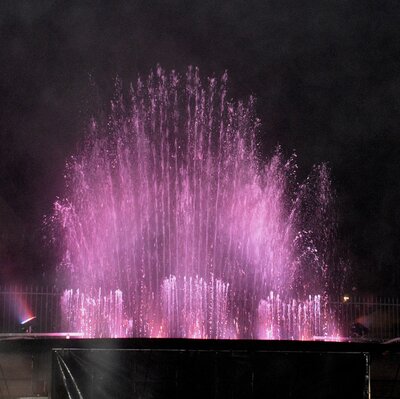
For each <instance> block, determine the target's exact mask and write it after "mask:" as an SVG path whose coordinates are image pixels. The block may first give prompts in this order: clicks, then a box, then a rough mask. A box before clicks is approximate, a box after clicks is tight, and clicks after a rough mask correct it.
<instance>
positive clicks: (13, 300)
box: [0, 286, 400, 340]
mask: <svg viewBox="0 0 400 399" xmlns="http://www.w3.org/2000/svg"><path fill="white" fill-rule="evenodd" d="M61 295H62V292H61V291H60V290H58V289H57V288H55V287H43V286H41V287H40V286H25V287H21V286H0V333H18V332H22V331H23V330H22V329H23V326H22V325H21V323H22V322H23V321H24V320H26V319H28V318H29V317H32V316H36V320H35V325H34V331H35V332H37V333H53V332H61V331H62V325H61V303H60V301H61ZM328 308H329V309H330V310H331V313H332V314H333V315H334V319H335V320H336V324H337V326H338V330H339V331H340V334H341V335H342V336H344V337H351V336H353V337H355V336H356V337H357V336H358V337H364V338H367V339H376V340H388V339H393V338H398V337H400V299H399V298H384V297H351V298H348V299H347V300H343V299H341V300H338V301H332V302H330V303H329V304H328Z"/></svg>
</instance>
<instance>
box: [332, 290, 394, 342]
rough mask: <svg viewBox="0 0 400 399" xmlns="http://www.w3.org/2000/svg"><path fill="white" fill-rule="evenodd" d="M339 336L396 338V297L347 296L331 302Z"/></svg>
mask: <svg viewBox="0 0 400 399" xmlns="http://www.w3.org/2000/svg"><path fill="white" fill-rule="evenodd" d="M329 307H330V308H331V309H333V310H334V313H335V315H336V320H337V323H338V326H339V329H340V331H341V334H342V335H343V336H348V337H349V336H363V337H366V338H369V339H378V340H386V339H391V338H398V337H400V299H399V298H388V297H351V298H348V299H346V300H343V301H337V302H331V303H330V304H329Z"/></svg>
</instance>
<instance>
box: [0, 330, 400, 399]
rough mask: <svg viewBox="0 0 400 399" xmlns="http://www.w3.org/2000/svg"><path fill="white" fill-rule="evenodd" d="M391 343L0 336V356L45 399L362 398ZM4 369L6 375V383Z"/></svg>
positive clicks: (3, 388) (392, 348)
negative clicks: (374, 360) (375, 360)
mask: <svg viewBox="0 0 400 399" xmlns="http://www.w3.org/2000/svg"><path fill="white" fill-rule="evenodd" d="M398 348H399V346H398V344H397V345H396V344H393V345H383V344H375V343H349V342H315V341H313V342H310V341H244V340H227V341H215V340H182V339H90V340H88V339H65V338H64V339H59V338H49V337H47V338H43V337H41V338H39V337H37V338H31V337H30V336H26V337H24V338H21V337H19V338H18V339H11V338H8V339H3V340H1V341H0V359H8V361H10V360H11V359H14V362H15V359H19V360H18V362H19V364H21V365H24V366H21V367H20V368H23V369H24V370H25V374H27V373H30V374H29V375H28V376H25V380H26V381H25V382H26V383H25V387H26V389H28V388H29V387H28V385H29V384H28V383H27V381H28V380H29V379H30V380H31V384H30V387H31V389H32V393H34V394H42V395H44V394H46V391H50V390H51V391H52V396H51V397H52V398H64V397H68V393H67V392H69V394H70V395H71V397H72V398H75V397H76V398H79V397H80V396H79V393H78V392H80V394H81V395H82V397H83V398H85V399H92V398H93V399H94V398H96V399H97V398H128V397H129V398H132V397H138V398H141V397H146V398H147V397H151V398H187V397H190V398H232V399H233V398H267V397H268V398H280V399H281V398H291V397H294V398H301V397H306V398H338V397H340V398H344V399H345V398H368V393H369V384H370V380H369V377H370V359H371V356H372V357H373V356H376V357H379V356H381V355H382V354H383V353H388V352H396V351H397V352H398V351H399V350H398ZM18 362H17V363H18ZM6 363H7V361H2V360H0V365H1V366H2V368H3V371H4V372H3V375H4V378H3V382H2V385H1V389H2V392H6V388H5V385H4V383H5V382H7V383H8V390H9V391H10V387H11V386H12V385H13V384H12V381H14V382H15V381H16V380H15V375H14V376H12V375H10V374H9V373H8V374H7V372H6V371H7V366H9V365H10V364H11V363H8V364H6ZM7 375H8V376H9V377H13V378H14V380H12V379H9V381H7ZM21 381H22V376H21ZM14 385H15V384H14ZM17 385H18V384H17ZM20 386H22V385H21V384H20ZM50 387H52V389H50ZM41 389H42V391H43V392H41V391H40V390H41ZM16 391H18V389H16ZM9 393H10V392H9ZM18 394H20V393H18ZM20 396H22V395H20ZM25 396H28V395H27V394H25ZM7 397H10V398H11V397H17V396H12V394H11V393H10V395H8V396H7Z"/></svg>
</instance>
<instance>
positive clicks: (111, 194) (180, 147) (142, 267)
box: [53, 68, 337, 339]
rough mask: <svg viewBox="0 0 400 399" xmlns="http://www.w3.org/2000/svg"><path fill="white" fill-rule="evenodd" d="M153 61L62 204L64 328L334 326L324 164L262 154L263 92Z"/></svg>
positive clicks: (101, 132)
mask: <svg viewBox="0 0 400 399" xmlns="http://www.w3.org/2000/svg"><path fill="white" fill-rule="evenodd" d="M226 81H227V77H226V75H224V76H223V77H222V79H220V80H219V79H215V78H212V79H208V80H207V82H204V81H202V80H201V79H200V77H199V73H198V70H197V69H195V68H189V69H188V72H187V74H186V76H185V77H184V78H180V77H179V76H178V75H177V74H176V73H174V72H172V73H170V74H167V73H165V72H164V71H162V70H161V68H158V69H157V70H156V71H155V72H154V73H151V74H150V76H149V77H148V78H147V79H146V80H145V81H142V80H139V81H138V82H137V84H136V85H135V86H134V87H132V88H131V92H130V98H129V100H127V99H126V97H127V96H123V95H122V89H121V88H120V87H117V94H116V97H115V99H114V101H113V102H112V111H111V116H110V118H109V120H108V121H106V122H104V121H101V120H93V121H92V123H91V125H90V131H89V132H88V134H87V137H86V141H85V143H84V145H83V148H82V150H81V151H80V152H79V153H78V155H76V156H74V157H72V158H71V159H70V160H69V162H68V164H67V172H66V195H65V198H64V199H62V200H59V201H57V202H56V204H55V214H54V218H53V220H54V223H55V225H56V226H58V228H59V229H60V235H61V237H62V245H63V254H64V255H63V259H62V263H61V265H60V270H59V273H60V276H61V278H60V280H62V281H63V282H64V283H65V286H66V288H68V289H67V290H66V291H65V294H64V297H63V301H62V302H63V312H64V322H65V324H66V328H68V330H74V329H75V330H76V331H81V332H84V333H85V334H86V335H87V336H89V337H124V336H134V337H182V338H256V339H257V338H259V339H267V338H269V339H309V338H312V337H313V336H315V335H318V336H324V335H325V336H327V335H332V334H334V333H335V329H334V324H333V322H332V317H331V315H330V313H329V309H328V307H327V300H328V295H329V292H330V291H331V290H334V289H335V284H336V283H335V282H334V281H333V279H332V275H333V274H334V273H335V272H337V270H336V269H335V270H334V267H336V266H334V265H333V264H332V263H333V259H334V253H333V248H334V230H335V223H334V215H333V212H332V194H331V189H330V180H329V176H328V173H327V169H326V167H325V165H320V166H316V167H314V169H313V170H312V172H311V174H310V176H309V177H308V178H307V179H306V181H305V182H304V183H301V184H300V183H298V180H297V177H296V169H297V166H296V162H295V156H292V157H290V158H289V159H285V158H284V156H283V155H282V154H281V152H280V150H279V149H278V150H277V151H276V153H275V154H274V155H273V156H272V157H271V158H270V159H262V158H261V156H260V154H259V152H258V150H257V142H256V136H257V132H258V129H259V121H258V120H257V118H256V117H255V112H254V100H253V99H252V98H250V99H249V100H248V101H247V102H234V101H230V100H228V99H227V92H226Z"/></svg>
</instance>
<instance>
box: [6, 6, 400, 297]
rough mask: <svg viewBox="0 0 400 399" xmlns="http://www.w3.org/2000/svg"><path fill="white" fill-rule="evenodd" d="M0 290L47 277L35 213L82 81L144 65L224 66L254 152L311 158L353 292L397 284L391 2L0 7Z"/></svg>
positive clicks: (51, 262)
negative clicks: (249, 114)
mask: <svg viewBox="0 0 400 399" xmlns="http://www.w3.org/2000/svg"><path fill="white" fill-rule="evenodd" d="M0 11H1V13H0V54H1V57H0V61H1V62H0V278H1V282H0V283H12V282H17V281H20V282H26V283H31V282H32V281H38V282H42V281H49V276H50V275H51V274H52V271H53V270H54V266H55V257H54V251H52V249H51V247H50V246H46V245H44V242H45V241H46V239H44V236H45V235H46V232H45V231H44V230H43V228H42V219H43V215H45V214H49V213H51V209H52V203H53V202H54V200H55V198H56V196H57V195H62V190H63V169H64V164H65V160H66V158H67V157H68V156H69V155H71V154H72V153H74V151H75V150H76V146H77V145H78V143H79V141H80V140H81V139H82V135H83V132H84V128H85V123H86V121H87V118H88V116H90V115H89V114H90V110H91V106H92V105H91V101H92V98H91V97H90V94H89V93H91V92H90V90H89V89H88V87H89V86H90V85H89V82H90V80H91V79H93V80H94V81H95V82H96V84H97V87H98V90H99V93H100V97H101V98H102V99H103V100H104V101H106V100H108V99H109V98H110V96H111V95H112V92H113V85H114V83H113V79H114V78H115V77H116V76H117V75H118V76H120V77H121V78H122V79H123V81H124V82H126V83H129V82H130V81H132V80H136V77H137V75H138V73H141V74H147V73H148V71H149V69H150V68H153V67H154V66H155V65H156V64H157V63H160V64H161V65H162V66H163V67H164V68H167V69H170V68H175V69H176V70H178V71H179V72H181V73H184V72H185V70H186V67H187V66H188V65H189V64H192V65H197V66H199V67H200V71H201V72H202V75H203V76H207V75H211V74H213V73H215V74H216V75H217V76H219V75H221V74H222V72H223V71H224V70H225V69H227V70H228V72H229V76H230V82H231V91H230V95H231V96H232V97H234V98H245V97H247V96H249V95H251V94H254V95H255V96H256V97H257V99H258V102H257V108H258V115H259V117H260V118H261V120H262V123H263V127H262V135H261V137H260V141H261V143H262V147H261V148H262V151H263V154H265V155H268V154H270V153H271V152H272V151H273V150H274V148H275V146H276V145H277V144H278V143H279V144H281V145H282V146H283V150H284V152H285V153H287V154H290V153H291V152H292V151H293V150H294V149H295V150H296V152H297V154H298V156H299V157H298V159H299V166H300V174H301V175H303V176H305V175H306V174H307V173H308V171H309V170H310V168H311V166H312V165H313V164H314V163H319V162H322V161H327V162H328V164H329V166H330V168H331V170H332V179H333V184H334V187H335V189H336V191H337V201H338V208H339V212H340V228H339V240H340V244H339V245H340V247H341V250H342V251H343V252H344V254H345V256H346V257H347V258H348V259H349V262H350V263H351V264H352V266H353V270H354V273H353V277H352V280H351V284H350V287H351V286H354V287H356V288H357V290H358V292H360V293H377V294H386V295H395V294H397V291H398V290H397V287H398V286H399V283H400V272H399V238H400V211H399V207H398V203H399V200H400V198H399V197H400V195H399V193H400V191H399V187H400V184H399V180H398V179H399V176H400V173H399V172H400V165H399V159H400V157H399V155H400V154H399V141H400V139H399V131H398V130H399V127H398V122H399V120H400V117H399V102H400V100H399V99H400V73H399V72H400V63H399V50H400V29H398V26H399V23H400V3H399V2H398V1H397V0H393V1H390V0H380V1H369V2H367V1H365V0H308V1H307V0H306V1H301V2H299V1H296V0H277V1H272V0H261V1H251V0H247V1H238V0H229V1H207V0H203V1H189V0H188V1H182V0H175V1H174V0H168V1H165V0H164V1H109V0H107V1H106V0H104V1H83V0H79V1H50V0H47V1H40V0H36V1H33V0H30V1H27V0H16V1H12V2H11V1H9V2H8V1H3V2H2V4H1V6H0Z"/></svg>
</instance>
